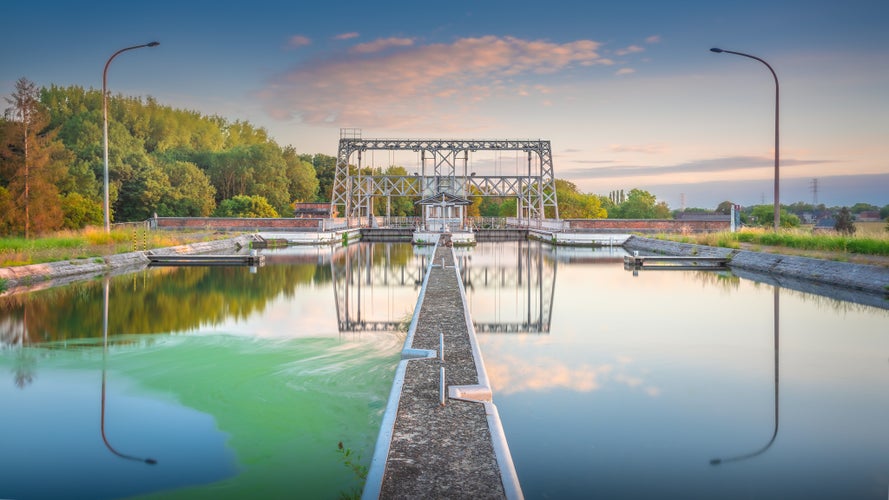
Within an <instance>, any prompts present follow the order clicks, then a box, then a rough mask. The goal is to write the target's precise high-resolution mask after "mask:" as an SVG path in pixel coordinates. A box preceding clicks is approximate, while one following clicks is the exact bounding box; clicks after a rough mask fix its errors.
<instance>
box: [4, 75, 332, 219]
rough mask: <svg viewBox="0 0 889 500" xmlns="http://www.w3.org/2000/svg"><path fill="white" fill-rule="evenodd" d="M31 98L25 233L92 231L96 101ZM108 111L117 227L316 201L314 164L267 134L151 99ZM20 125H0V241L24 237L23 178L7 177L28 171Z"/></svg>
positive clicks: (97, 179)
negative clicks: (254, 203) (21, 155)
mask: <svg viewBox="0 0 889 500" xmlns="http://www.w3.org/2000/svg"><path fill="white" fill-rule="evenodd" d="M29 88H30V87H29ZM32 90H34V91H35V92H36V94H37V97H38V98H39V99H36V100H35V99H30V100H28V102H29V103H32V102H33V103H36V104H35V106H37V107H39V108H40V110H41V112H40V113H37V114H33V115H29V116H34V117H40V118H41V119H42V121H41V122H40V127H36V126H35V127H32V128H34V129H35V130H36V129H37V128H39V129H40V130H39V134H38V136H37V138H38V139H39V140H40V141H43V143H42V144H39V146H41V147H40V148H29V151H33V152H34V153H35V155H36V154H37V153H40V154H41V155H42V156H41V157H40V158H37V157H36V156H35V161H36V160H38V159H39V160H41V162H42V163H40V164H39V165H38V164H37V163H34V162H29V163H28V166H29V167H30V166H31V165H34V168H38V167H39V168H41V169H42V170H40V172H37V171H36V170H34V171H33V172H31V173H40V174H43V175H30V176H28V178H29V180H31V181H32V182H33V184H32V185H31V186H29V188H30V189H29V194H30V195H32V196H31V198H33V203H31V204H30V206H29V209H30V208H34V210H28V213H29V215H30V216H32V217H30V218H28V222H29V225H33V226H34V229H35V230H39V231H43V230H50V229H53V228H54V227H58V226H62V225H63V226H64V227H66V228H76V227H83V225H86V224H91V223H94V222H95V220H94V217H93V216H94V214H95V212H94V206H95V204H96V203H98V204H100V205H101V202H102V177H103V172H104V165H103V159H102V149H103V148H102V136H103V133H102V122H103V120H102V93H101V91H99V90H93V89H89V90H85V89H84V88H82V87H77V86H71V87H58V86H55V85H52V86H50V87H47V88H43V89H39V92H37V91H36V87H34V89H32ZM35 92H29V93H27V95H28V96H32V97H33V94H35ZM38 101H39V102H38ZM37 107H35V108H34V109H37ZM108 108H109V120H108V125H109V175H110V183H111V184H110V190H109V191H110V192H109V198H110V201H111V214H112V216H113V219H114V220H116V221H132V220H144V219H146V218H148V217H150V216H151V215H152V214H154V213H158V214H159V215H178V216H206V215H209V214H211V213H213V211H214V209H215V208H216V206H217V204H218V203H220V202H222V201H223V200H226V199H230V198H233V197H234V196H238V195H243V196H254V195H258V196H261V197H263V198H265V199H266V201H267V202H268V203H269V204H270V205H271V206H272V207H274V209H275V210H276V211H277V212H278V213H283V212H284V211H287V212H289V211H290V206H291V203H292V202H293V201H294V200H300V201H314V200H315V199H316V198H317V197H318V186H319V180H318V178H317V176H316V169H315V167H314V166H313V164H312V163H313V162H312V161H311V160H312V159H313V158H312V157H311V156H309V157H308V158H309V160H310V161H305V158H304V156H300V155H298V154H297V153H296V151H295V150H294V149H293V148H292V147H286V148H281V147H279V146H278V145H277V144H276V143H275V142H274V141H273V140H271V138H270V137H269V135H268V133H267V132H266V131H265V130H264V129H262V128H257V127H254V126H253V125H251V124H250V123H248V122H246V121H235V122H229V121H227V120H225V119H223V118H220V117H218V116H204V115H201V114H199V113H196V112H194V111H187V110H178V109H173V108H171V107H169V106H163V105H161V104H159V103H158V102H156V101H155V100H154V99H153V98H150V97H149V98H145V99H142V98H134V97H125V96H121V95H117V96H110V98H109V100H108ZM44 118H45V119H44ZM34 123H35V124H37V122H34ZM18 125H19V122H14V121H8V120H0V139H2V141H0V143H2V144H4V145H7V144H8V145H10V146H11V147H9V148H7V147H4V148H0V149H2V150H3V156H2V158H0V159H2V163H0V187H2V188H3V189H4V191H3V192H0V208H3V210H2V211H0V235H3V234H11V233H23V232H24V231H25V222H24V221H25V216H24V214H25V209H24V207H23V206H19V205H18V204H17V203H18V202H17V201H16V200H18V199H19V198H21V192H23V190H24V188H23V184H22V183H21V182H19V183H16V182H17V181H16V180H15V179H16V178H19V177H21V178H24V176H16V175H13V174H15V173H16V172H17V171H19V170H20V169H22V168H24V165H25V162H24V161H22V160H20V159H17V157H16V156H15V154H17V152H20V151H24V148H22V147H19V146H18V145H17V144H18V143H17V142H16V140H13V139H15V137H17V136H18V135H21V134H13V132H14V131H15V130H14V126H16V127H17V126H18ZM35 133H36V132H35ZM32 136H33V134H32ZM22 137H24V135H22ZM29 137H30V136H29ZM19 142H20V141H19ZM335 160H336V159H335V158H333V157H322V156H321V155H319V158H318V161H319V163H323V164H329V165H330V169H329V177H330V179H331V180H332V178H333V170H334V168H333V167H334V165H335ZM11 179H12V180H11ZM39 182H42V184H40V183H39ZM72 194H75V195H76V196H71V195H72ZM328 196H329V193H328ZM29 201H30V200H29ZM59 207H62V208H61V209H60V208H59ZM53 224H56V226H53ZM28 229H30V227H29V228H28Z"/></svg>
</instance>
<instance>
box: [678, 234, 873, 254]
mask: <svg viewBox="0 0 889 500" xmlns="http://www.w3.org/2000/svg"><path fill="white" fill-rule="evenodd" d="M684 238H689V237H684ZM690 238H691V239H690V240H688V239H686V242H688V243H697V244H701V245H710V246H720V247H726V248H739V243H749V244H755V245H764V246H778V247H787V248H793V249H798V250H812V251H825V252H847V253H855V254H861V255H879V256H889V239H886V238H882V239H881V238H872V237H860V236H851V235H838V234H811V233H803V232H800V231H799V230H789V231H778V232H775V231H767V230H762V229H753V230H744V231H739V232H736V233H729V232H725V233H709V234H700V235H693V236H691V237H690ZM673 239H675V238H673Z"/></svg>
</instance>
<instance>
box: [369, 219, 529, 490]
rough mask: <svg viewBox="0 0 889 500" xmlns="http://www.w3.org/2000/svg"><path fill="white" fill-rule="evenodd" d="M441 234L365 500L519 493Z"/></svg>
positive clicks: (451, 258) (452, 262)
mask: <svg viewBox="0 0 889 500" xmlns="http://www.w3.org/2000/svg"><path fill="white" fill-rule="evenodd" d="M447 236H448V235H443V236H442V240H440V242H439V245H438V246H437V247H436V249H435V253H434V258H433V259H432V262H431V263H430V268H429V270H428V272H427V273H426V278H425V280H424V283H423V287H422V289H421V292H420V297H419V299H418V300H417V307H416V309H415V311H414V316H413V319H412V321H411V326H410V329H409V331H408V337H407V339H406V341H405V346H404V350H403V351H402V361H401V362H400V363H399V366H398V369H397V371H396V376H395V382H394V384H393V388H392V392H391V394H390V397H389V403H388V406H387V409H386V413H385V414H384V417H383V423H382V425H381V429H380V436H379V438H378V440H377V444H376V448H375V450H374V457H373V460H372V462H371V467H370V471H369V473H368V478H367V482H366V484H365V489H364V493H363V498H366V499H373V498H522V492H521V487H520V486H519V482H518V479H517V477H516V473H515V469H514V467H513V464H512V457H511V456H510V454H509V447H508V446H507V444H506V439H505V437H504V435H503V429H502V427H501V425H500V417H499V415H498V414H497V408H496V407H495V406H494V404H493V403H492V401H491V387H490V384H489V383H488V377H487V374H486V373H485V368H484V363H483V361H482V358H481V352H480V351H479V349H478V345H477V344H476V342H475V331H474V329H473V327H472V320H471V318H470V317H469V314H468V309H467V304H466V294H465V291H464V290H463V284H462V281H461V280H460V277H459V274H458V273H459V269H457V268H456V267H455V259H454V252H453V249H452V248H451V247H450V246H449V245H448V243H449V241H448V240H447ZM440 336H441V337H440ZM440 338H443V346H444V348H443V358H444V359H443V361H442V359H441V358H442V357H441V353H442V349H441V347H440V345H441V344H440ZM442 366H444V370H442V369H441V368H442ZM443 373H444V375H445V379H444V380H445V385H444V390H445V391H446V393H445V394H444V404H442V392H441V391H442V389H443V387H442V386H441V375H442V374H443Z"/></svg>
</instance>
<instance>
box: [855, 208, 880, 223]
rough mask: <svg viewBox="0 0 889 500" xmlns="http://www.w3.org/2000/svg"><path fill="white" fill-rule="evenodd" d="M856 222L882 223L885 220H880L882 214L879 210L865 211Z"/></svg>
mask: <svg viewBox="0 0 889 500" xmlns="http://www.w3.org/2000/svg"><path fill="white" fill-rule="evenodd" d="M855 220H856V221H858V222H880V221H882V220H883V219H881V218H880V212H878V211H877V210H865V211H864V212H860V213H859V214H858V216H857V217H855Z"/></svg>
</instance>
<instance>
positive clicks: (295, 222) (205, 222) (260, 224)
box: [154, 217, 322, 231]
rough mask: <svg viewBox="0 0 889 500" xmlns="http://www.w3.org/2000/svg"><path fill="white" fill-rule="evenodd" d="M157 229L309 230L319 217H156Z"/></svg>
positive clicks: (318, 222) (319, 220)
mask: <svg viewBox="0 0 889 500" xmlns="http://www.w3.org/2000/svg"><path fill="white" fill-rule="evenodd" d="M154 221H156V223H157V225H156V226H155V227H157V229H212V230H216V231H309V230H317V229H319V228H320V227H321V222H322V220H321V219H242V218H235V217H158V218H156V219H154Z"/></svg>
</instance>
